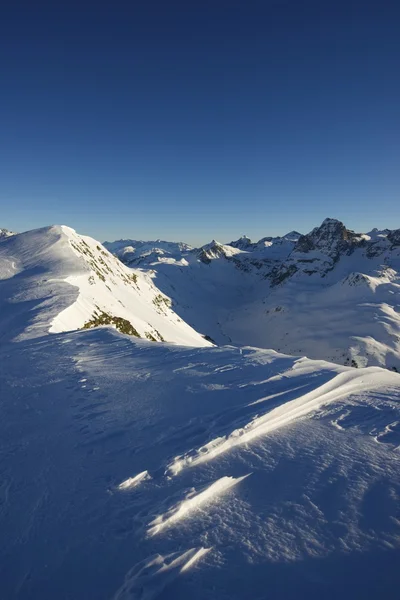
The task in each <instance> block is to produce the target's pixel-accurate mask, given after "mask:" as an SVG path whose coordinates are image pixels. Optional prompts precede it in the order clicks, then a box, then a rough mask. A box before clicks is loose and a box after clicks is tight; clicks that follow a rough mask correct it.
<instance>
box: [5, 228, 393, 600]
mask: <svg viewBox="0 0 400 600" xmlns="http://www.w3.org/2000/svg"><path fill="white" fill-rule="evenodd" d="M97 246H99V248H98V247H97ZM83 249H85V252H84V251H83ZM362 252H363V250H362V249H360V250H356V251H355V252H354V253H353V254H352V255H351V256H350V257H348V256H347V255H346V259H345V261H346V264H341V260H340V261H339V263H338V264H337V267H336V268H337V272H335V273H334V272H332V273H331V275H330V276H328V275H327V277H328V279H327V280H326V281H325V282H324V284H323V285H321V282H317V283H315V284H312V283H310V284H309V285H311V286H312V288H310V287H307V286H305V283H304V280H302V277H300V278H299V281H296V280H294V279H293V280H289V281H288V282H287V283H286V284H284V285H282V286H277V287H276V288H270V287H269V284H268V282H266V280H265V279H262V278H261V277H259V276H256V275H255V271H254V272H253V271H251V272H246V271H243V270H242V269H239V268H237V266H236V263H235V262H234V259H237V257H238V256H240V257H242V258H243V255H245V256H247V254H250V253H247V252H246V253H245V252H242V253H239V254H238V253H234V254H232V255H231V256H226V255H225V254H221V255H219V256H218V257H214V258H213V259H211V262H210V263H208V264H205V263H203V262H201V261H199V260H198V258H197V257H196V253H191V252H188V254H185V260H186V263H187V264H186V265H184V264H183V263H182V262H181V263H180V265H179V266H177V265H176V264H175V262H174V261H172V262H171V263H160V265H159V266H157V269H159V271H158V270H157V271H156V270H155V269H148V270H147V269H143V270H139V269H137V270H131V269H129V268H128V267H125V266H123V265H122V264H120V263H119V262H118V261H117V259H116V258H115V257H113V256H112V255H110V254H109V253H108V252H107V251H105V250H104V248H103V247H102V246H101V245H100V244H98V243H97V242H95V241H94V240H91V238H87V237H84V236H79V235H78V234H76V232H74V231H73V230H71V229H69V228H66V227H58V226H54V227H49V228H44V229H40V230H35V231H32V232H27V233H24V234H18V235H15V236H11V237H9V238H7V239H5V240H3V241H2V242H1V244H0V336H1V337H0V339H1V344H0V390H1V406H2V418H1V420H0V456H1V459H0V475H1V476H0V528H1V532H2V536H1V541H0V597H1V598H7V599H12V598H18V600H33V599H36V598H40V599H41V600H54V598H72V599H73V600H87V599H88V598H95V599H96V600H110V599H114V600H139V599H140V600H151V599H156V598H157V599H160V600H183V599H185V600H186V599H187V598H191V600H204V599H205V598H207V600H222V599H228V598H229V600H247V599H248V598H255V599H256V598H257V599H261V598H268V599H270V600H294V599H295V598H296V599H298V598H307V599H308V600H320V598H327V599H328V600H334V599H336V598H338V597H340V598H343V599H344V600H347V599H348V600H354V599H360V600H361V599H363V600H365V599H367V600H369V599H371V600H372V599H373V600H376V598H389V597H390V598H392V597H394V596H395V593H396V589H398V587H399V585H400V573H399V569H398V564H399V558H400V518H399V499H400V496H399V494H400V425H399V424H400V375H399V374H398V373H395V372H393V371H390V370H388V369H382V368H380V367H379V366H372V367H371V366H368V367H366V368H358V369H354V368H351V367H349V366H343V365H340V364H338V363H336V364H333V363H331V362H327V361H324V360H321V359H320V358H319V359H316V360H312V359H310V358H306V357H305V356H291V355H288V354H284V353H281V352H276V351H274V350H271V349H263V348H256V347H251V346H245V345H244V346H240V347H239V346H233V345H228V346H227V345H225V346H220V347H217V346H213V345H211V344H210V343H208V342H206V341H205V340H204V338H203V337H202V336H201V335H200V334H198V333H197V332H196V331H195V330H194V329H193V328H192V327H190V326H189V325H188V324H187V323H185V322H184V321H183V320H179V319H180V318H181V319H182V317H178V315H177V313H176V310H179V311H180V310H181V309H182V305H183V304H184V303H185V302H188V303H189V301H190V302H191V303H192V305H193V306H192V308H190V309H189V308H187V309H186V310H187V314H189V313H190V314H192V315H193V317H195V316H196V312H195V309H197V310H198V311H201V310H202V311H203V312H202V314H201V315H200V316H199V319H203V321H202V322H203V324H207V326H209V327H210V328H211V326H212V324H213V322H215V323H216V322H219V327H220V329H219V332H220V335H221V336H222V335H226V334H224V333H222V331H223V329H224V330H225V331H226V330H227V326H228V324H229V323H230V326H231V328H232V330H234V329H235V327H236V328H237V329H239V312H238V313H236V314H237V319H236V320H235V319H232V316H233V315H234V314H235V311H236V310H237V309H238V307H239V306H240V307H241V309H242V310H241V315H242V319H243V335H244V331H245V328H246V326H247V325H249V323H250V322H252V329H251V331H252V335H254V336H255V335H256V333H255V332H256V331H257V330H259V331H260V338H262V335H263V333H264V331H265V330H264V324H263V321H262V318H261V315H260V314H259V313H257V311H256V310H255V312H254V315H252V318H253V321H250V320H249V319H250V316H251V315H250V314H249V312H247V311H246V307H248V305H249V304H250V306H252V307H254V309H255V308H256V307H257V306H258V303H259V304H261V305H262V306H263V307H265V306H266V305H265V304H263V302H262V299H264V300H265V299H266V294H267V293H270V294H271V297H272V296H273V295H275V296H274V300H272V299H271V303H272V302H275V301H276V300H277V299H279V302H280V303H281V304H280V310H274V311H273V312H271V313H269V315H270V326H271V327H270V328H271V329H272V323H273V319H281V318H282V315H285V314H288V311H289V310H291V309H289V307H288V305H289V304H290V305H291V307H292V308H293V309H294V308H298V307H299V306H301V303H304V311H303V313H302V314H300V315H299V316H298V317H297V323H298V324H299V327H300V320H301V319H306V318H307V311H306V307H307V302H308V303H309V308H308V310H309V312H310V302H311V301H312V300H313V294H314V295H315V300H313V301H314V303H315V304H314V305H312V307H313V308H315V312H314V313H313V314H309V316H308V318H309V323H310V330H311V333H312V335H311V336H310V340H311V341H308V343H309V344H310V348H311V347H312V340H313V339H314V342H315V339H316V337H315V329H314V330H313V328H312V327H311V324H312V320H313V319H314V320H317V321H318V319H319V323H321V322H322V321H321V319H322V314H323V313H324V318H325V320H326V321H327V324H326V329H325V331H321V333H320V338H321V339H320V343H319V348H317V350H316V352H317V351H318V352H319V351H320V350H321V349H322V350H323V349H324V344H326V348H327V350H326V353H327V354H328V348H329V347H330V344H332V343H333V344H336V343H337V340H336V339H335V337H334V335H335V331H336V330H339V329H340V327H339V325H340V323H341V321H340V318H341V319H343V304H342V305H341V306H342V308H341V312H340V311H339V310H338V312H335V306H336V305H340V304H341V303H342V302H346V303H347V306H348V310H349V315H348V318H347V319H346V320H345V321H344V322H343V324H342V325H341V327H343V329H344V328H345V327H347V328H348V330H349V331H348V332H347V333H346V335H345V334H344V333H342V334H341V336H342V337H341V338H340V339H341V340H342V341H343V339H345V338H346V339H351V344H352V347H354V348H353V350H354V353H353V355H354V356H355V357H356V358H357V357H358V360H361V358H362V356H361V354H362V353H361V352H360V347H361V344H362V343H370V344H372V345H375V346H374V347H376V349H377V352H378V351H379V352H381V355H382V357H383V358H382V360H384V359H385V360H387V356H388V350H387V349H388V347H389V344H392V343H393V340H394V337H395V335H397V334H396V331H397V330H396V318H397V315H398V311H397V304H396V302H397V296H396V294H397V293H398V290H397V288H396V286H397V285H398V283H397V281H398V279H397V273H398V271H397V268H396V264H395V260H393V261H392V264H391V266H390V269H392V270H391V271H390V272H389V271H387V270H383V271H382V273H381V275H379V272H378V271H376V272H374V273H372V271H369V272H368V274H366V273H365V269H364V268H355V264H356V263H357V264H358V265H359V266H360V265H365V264H369V263H367V261H368V260H372V264H374V265H376V263H377V261H378V260H379V258H376V257H375V258H373V259H369V258H367V257H366V256H361V253H362ZM391 256H392V258H393V256H394V254H393V253H392V255H391ZM100 258H101V259H102V260H103V261H104V264H103V263H102V262H101V261H100ZM242 258H239V259H238V260H242ZM243 260H245V259H244V258H243ZM386 266H388V265H386ZM374 268H375V267H374ZM255 269H256V267H255ZM152 271H154V272H152ZM170 271H173V273H179V274H180V275H179V276H177V275H175V276H170V275H169V274H168V273H169V272H170ZM256 271H257V273H258V272H259V271H258V269H256ZM99 274H100V275H103V274H104V279H105V281H103V279H102V277H100V276H99ZM129 275H135V276H136V277H135V278H134V279H129ZM346 278H347V279H346ZM89 279H90V281H91V283H89ZM171 282H173V283H172V285H176V290H177V293H178V291H179V293H181V291H182V295H181V296H180V301H181V303H182V304H180V305H176V304H174V305H173V307H172V308H169V307H168V306H167V305H166V304H165V302H162V303H161V306H162V309H160V310H158V304H159V303H157V302H156V304H154V302H153V299H154V298H157V297H158V296H159V294H162V295H165V297H172V294H170V293H169V291H172V292H173V291H174V290H173V289H172V288H171V289H170V288H168V291H167V289H166V286H168V285H170V284H171ZM183 282H185V285H183ZM179 283H181V284H182V285H181V287H180V288H179V290H178V284H179ZM189 283H190V285H189ZM262 283H264V287H265V289H264V288H262V289H260V287H261V284H262ZM107 286H108V287H107ZM302 286H303V287H302ZM329 287H331V289H332V290H334V294H333V296H334V297H333V298H332V299H329V293H328V292H327V290H328V288H329ZM108 288H110V289H108ZM350 288H351V289H350ZM160 290H161V291H160ZM274 290H275V291H274ZM300 290H303V291H302V292H301V293H300ZM354 290H358V291H356V292H354ZM285 294H286V296H285ZM324 294H325V295H324ZM342 294H344V296H345V298H346V299H345V300H342ZM354 294H355V295H354ZM359 294H360V295H361V296H362V301H361V300H360V298H361V296H359ZM390 297H392V299H391V301H390V302H388V301H387V300H388V298H390ZM213 298H214V300H213ZM216 298H217V299H218V303H217V302H216ZM284 298H286V304H285V302H284ZM119 301H120V302H119ZM121 302H122V303H124V304H125V311H126V312H118V313H117V312H116V308H117V307H118V311H119V310H120V308H119V307H121V310H122V309H123V308H124V307H123V306H122V304H121ZM223 303H225V312H223V311H222V306H223ZM317 304H318V305H319V306H320V310H321V315H318V311H317V309H316V307H317ZM96 305H98V306H99V307H100V308H101V310H103V311H109V313H110V314H113V315H114V316H121V317H124V316H125V318H126V319H129V321H130V322H132V324H133V325H134V326H135V327H137V330H138V331H139V332H140V333H141V334H142V333H144V332H145V331H146V330H147V329H146V327H149V326H150V325H151V326H152V327H153V329H154V330H155V329H157V330H158V331H160V333H162V335H163V336H164V337H165V338H166V339H168V340H169V343H168V342H165V343H155V342H153V341H149V340H146V339H144V338H142V339H139V338H137V337H134V336H128V335H123V334H122V333H120V332H118V331H117V330H116V329H115V328H113V327H111V326H102V327H97V328H93V329H81V326H82V325H83V324H84V323H85V321H86V320H87V319H88V318H90V316H91V315H92V314H93V313H92V311H93V308H95V306H96ZM370 305H373V307H372V308H371V306H370ZM164 306H165V308H164ZM377 306H379V308H377ZM277 307H278V306H277V305H275V308H277ZM362 308H364V309H365V313H364V316H363V318H361V317H360V320H359V321H357V320H356V316H357V313H358V312H360V311H361V309H362ZM114 311H115V312H114ZM146 311H147V312H146ZM373 314H377V315H378V319H376V320H374V319H373V318H371V315H373ZM222 317H223V318H222ZM367 318H368V319H369V328H368V329H367V328H366V327H365V329H364V333H365V334H367V336H370V338H368V340H369V339H370V341H368V340H367V341H365V340H366V337H367V336H366V335H364V336H363V335H360V336H359V339H358V338H357V336H355V335H354V332H355V331H356V330H357V329H355V327H354V324H356V325H357V327H360V329H362V327H364V326H365V325H364V323H366V322H367ZM246 319H247V322H246ZM335 319H336V321H335ZM363 319H364V320H363ZM375 321H376V322H375ZM378 321H383V324H382V323H378ZM290 322H291V323H292V324H293V320H291V321H290ZM305 327H306V326H305V325H304V330H303V331H302V330H300V329H299V330H298V331H297V334H299V331H300V333H302V332H305V330H306V329H305ZM50 328H51V329H52V332H51V333H50V331H49V329H50ZM382 328H383V329H385V331H386V335H387V338H385V340H384V341H385V343H384V341H382V340H383V335H381V330H382ZM202 332H204V333H208V332H209V331H206V330H204V329H203V330H202ZM216 332H217V333H218V329H217V328H216ZM367 332H368V333H367ZM237 333H239V331H238V332H237ZM339 333H340V332H339ZM359 333H360V334H361V333H362V332H361V331H360V332H359ZM378 334H379V335H378ZM293 335H294V334H293ZM168 336H169V337H168ZM346 336H347V337H346ZM288 337H289V336H288ZM331 337H333V338H334V341H333V342H331V341H330V338H331ZM182 340H183V341H182ZM292 340H294V337H293V338H292ZM306 340H307V338H306V336H304V339H303V338H302V337H301V335H300V336H299V337H298V341H299V344H303V343H305V341H306ZM379 340H381V341H379ZM341 343H342V342H341ZM378 344H380V346H378ZM357 353H358V354H357ZM321 354H322V355H323V354H324V352H321ZM393 356H395V346H394V345H393Z"/></svg>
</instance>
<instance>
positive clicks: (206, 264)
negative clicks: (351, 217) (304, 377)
mask: <svg viewBox="0 0 400 600" xmlns="http://www.w3.org/2000/svg"><path fill="white" fill-rule="evenodd" d="M397 235H398V233H397V232H396V231H393V232H390V231H389V230H380V231H378V230H376V231H372V232H369V234H368V235H367V234H355V233H354V232H352V231H350V230H348V229H346V227H345V226H344V225H343V223H340V222H339V221H337V220H335V219H326V220H325V221H324V222H323V223H322V224H321V225H320V226H319V227H315V228H314V229H313V230H312V231H311V232H310V233H309V234H307V235H306V236H301V237H300V239H299V238H298V237H296V236H297V232H290V233H289V234H287V235H286V236H284V237H283V238H273V237H266V238H263V239H262V240H260V241H259V242H257V243H255V244H251V243H250V241H249V240H248V238H242V239H239V240H237V242H233V243H234V245H235V246H238V247H232V246H227V245H223V244H219V243H218V242H216V241H215V240H214V241H213V242H211V243H210V244H208V245H206V246H203V248H202V249H200V251H198V250H197V251H183V252H182V254H181V255H180V256H181V258H180V260H179V256H178V255H176V256H175V258H174V259H173V260H165V259H164V258H157V259H155V260H153V258H154V257H151V258H150V257H149V262H147V259H146V257H142V262H141V263H140V264H141V268H142V270H143V271H147V272H151V273H152V277H153V278H154V279H153V280H154V282H155V283H156V285H157V286H158V287H159V288H160V289H161V290H162V291H163V292H164V293H165V294H167V295H168V296H169V297H170V298H172V299H173V302H174V309H175V311H176V312H177V313H178V314H179V315H180V316H181V318H182V319H183V320H184V321H186V322H188V323H190V324H191V325H192V326H193V327H194V329H196V330H198V331H201V332H203V333H205V334H207V335H208V336H210V338H211V339H213V340H215V342H216V343H218V344H224V343H231V344H235V345H238V346H242V345H251V346H258V347H262V348H273V349H275V350H277V351H280V352H285V353H287V354H297V355H304V354H305V355H307V356H309V357H310V358H315V359H317V358H322V359H325V360H328V361H334V362H338V363H340V364H344V365H351V364H354V363H355V364H356V365H357V366H359V367H363V366H366V365H370V366H382V367H386V368H388V369H397V370H398V371H400V246H399V245H398V244H397V242H396V239H397V237H396V236H397ZM368 238H369V239H368ZM396 244H397V245H396ZM245 246H246V250H241V249H240V248H244V247H245Z"/></svg>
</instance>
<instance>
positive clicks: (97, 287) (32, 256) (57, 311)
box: [0, 226, 210, 346]
mask: <svg viewBox="0 0 400 600" xmlns="http://www.w3.org/2000/svg"><path fill="white" fill-rule="evenodd" d="M0 293H1V296H0V298H1V300H0V302H1V305H0V310H1V318H0V336H1V338H2V339H12V338H13V337H18V336H20V337H21V336H22V337H37V336H41V335H43V334H44V333H46V332H47V331H48V330H49V329H50V331H51V332H54V333H57V332H60V331H69V330H74V329H80V328H82V327H84V326H85V325H86V326H92V325H96V324H101V323H102V322H109V323H110V324H114V326H117V327H121V328H122V329H123V330H130V331H131V333H132V332H133V334H134V335H137V336H138V337H147V338H149V339H152V340H153V341H163V340H167V341H170V342H176V343H179V344H184V345H194V346H206V345H210V344H209V342H207V341H206V340H205V339H204V338H203V337H202V336H201V335H200V334H199V333H197V332H196V331H194V330H193V329H192V328H191V327H189V326H188V325H187V324H186V323H184V322H183V321H182V319H180V318H179V317H178V316H177V315H176V314H175V312H174V311H173V310H172V308H171V301H170V299H169V298H168V297H166V296H165V295H164V294H162V293H161V292H160V290H158V289H157V288H156V287H155V286H154V284H153V281H152V278H151V275H150V274H147V273H142V272H135V271H132V270H131V269H128V268H127V267H125V266H124V265H123V264H122V263H121V262H120V261H119V260H118V259H116V258H115V257H114V256H113V255H112V254H110V253H109V252H108V251H107V250H106V249H105V248H104V247H103V246H101V245H100V244H99V242H96V241H95V240H93V239H92V238H89V237H86V236H80V235H78V234H77V233H76V232H75V231H74V230H73V229H71V228H69V227H65V226H53V227H46V228H43V229H38V230H34V231H28V232H26V233H21V234H18V235H13V236H12V237H9V238H7V239H5V240H3V242H2V243H1V244H0ZM28 309H29V310H28Z"/></svg>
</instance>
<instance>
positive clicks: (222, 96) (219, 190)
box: [0, 0, 400, 244]
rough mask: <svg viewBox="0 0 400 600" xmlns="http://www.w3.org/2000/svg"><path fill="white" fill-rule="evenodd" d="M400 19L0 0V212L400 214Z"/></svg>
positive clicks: (149, 225)
mask: <svg viewBox="0 0 400 600" xmlns="http://www.w3.org/2000/svg"><path fill="white" fill-rule="evenodd" d="M60 5H63V6H60ZM399 19H400V5H399V3H397V2H394V1H393V0H390V1H388V0H381V1H379V2H378V1H375V2H370V1H368V0H364V1H361V0H357V1H356V0H346V1H342V0H336V1H335V2H330V1H329V2H328V1H327V0H326V1H325V0H315V1H314V0H312V1H311V0H302V1H299V0H287V1H285V0H270V1H269V0H251V1H249V2H243V1H242V0H240V1H239V0H231V1H228V0H212V1H211V0H203V1H201V2H200V1H197V0H193V2H187V1H185V2H184V1H180V2H177V1H174V0H171V1H169V2H166V1H164V0H158V1H155V0H153V1H151V0H146V1H144V0H138V1H137V2H127V1H124V2H120V3H110V2H101V1H100V2H96V3H94V2H93V3H91V2H90V1H87V2H83V3H81V4H79V3H76V2H74V1H71V2H68V3H55V2H41V1H40V0H38V2H37V3H34V2H27V1H25V2H18V0H16V1H15V2H10V3H8V6H7V7H6V8H2V16H1V23H0V56H1V69H0V83H1V88H0V89H1V94H0V131H1V135H0V227H8V228H10V229H14V230H19V231H21V230H26V229H30V228H34V227H40V226H42V225H47V224H50V223H64V224H68V225H70V226H72V227H74V228H75V229H77V230H78V231H79V232H81V233H86V234H89V235H92V236H94V237H96V238H97V239H100V240H105V239H108V240H111V239H116V238H121V237H133V238H141V239H149V238H165V239H182V240H185V241H188V242H191V243H194V244H199V243H205V242H206V241H209V240H210V239H212V238H216V239H220V240H221V241H227V240H229V239H232V238H237V237H238V236H240V235H241V234H246V235H248V236H250V237H252V238H256V239H258V238H260V237H262V236H265V235H275V234H283V233H285V232H286V231H289V230H291V229H298V230H300V231H303V232H306V231H308V230H310V229H311V228H312V227H313V226H315V225H317V224H319V223H320V222H321V221H322V220H323V218H325V217H326V216H331V217H336V218H339V219H341V220H343V221H344V222H345V223H346V224H347V225H348V226H349V227H351V228H354V229H358V230H368V229H370V228H372V227H373V226H378V227H385V226H388V227H392V228H397V227H400V208H399V207H400V198H399V195H400V168H399V162H400V160H399V159H400V135H399V134H400V110H399V106H400V78H399V76H398V71H399V63H400V36H399V34H398V24H399Z"/></svg>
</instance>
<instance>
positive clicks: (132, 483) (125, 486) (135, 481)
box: [117, 471, 151, 490]
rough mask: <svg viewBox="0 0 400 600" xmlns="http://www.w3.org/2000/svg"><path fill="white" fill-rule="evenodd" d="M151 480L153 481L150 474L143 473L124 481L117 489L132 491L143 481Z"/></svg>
mask: <svg viewBox="0 0 400 600" xmlns="http://www.w3.org/2000/svg"><path fill="white" fill-rule="evenodd" d="M149 479H151V475H150V474H149V472H148V471H142V472H141V473H138V474H137V475H135V476H134V477H128V479H125V481H122V483H120V484H119V485H118V486H117V489H119V490H131V489H132V488H134V487H136V486H138V485H140V484H141V483H142V482H143V481H147V480H149Z"/></svg>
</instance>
